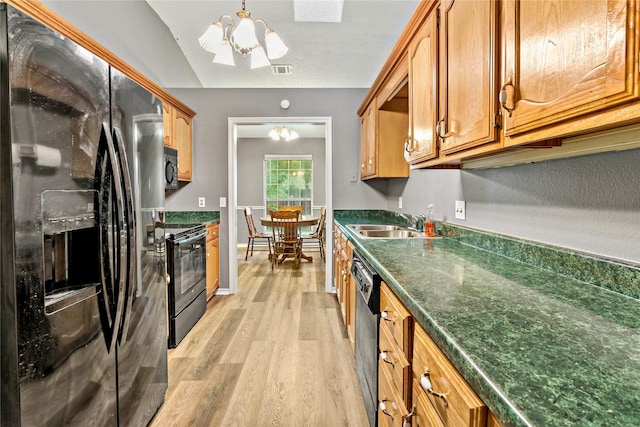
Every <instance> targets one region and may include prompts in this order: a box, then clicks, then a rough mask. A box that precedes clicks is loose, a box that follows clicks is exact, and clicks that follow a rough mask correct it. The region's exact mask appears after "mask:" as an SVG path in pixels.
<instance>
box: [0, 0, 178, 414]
mask: <svg viewBox="0 0 640 427" xmlns="http://www.w3.org/2000/svg"><path fill="white" fill-rule="evenodd" d="M0 124H1V132H0V185H1V191H0V257H1V258H0V275H1V282H0V350H1V352H2V354H1V363H0V379H1V384H0V386H1V389H0V393H1V398H2V400H1V406H0V424H1V425H2V426H19V425H22V426H59V425H78V426H117V425H121V426H145V425H147V424H148V422H149V421H150V419H151V418H152V417H153V416H154V415H155V413H156V412H157V410H158V408H159V407H160V405H162V403H163V402H164V396H165V392H166V389H167V318H166V263H165V246H164V233H163V231H164V227H163V221H164V180H163V178H164V177H163V172H164V168H163V156H162V152H163V151H162V104H161V102H160V100H159V99H157V98H156V97H154V96H153V95H152V94H151V93H149V92H148V91H146V90H145V89H144V88H142V87H141V86H139V85H138V84H136V83H135V82H134V81H132V80H131V79H129V78H128V77H126V76H125V75H123V74H122V73H120V72H119V71H117V70H116V69H114V68H112V67H110V66H109V65H108V64H107V63H106V62H104V61H103V60H101V59H100V58H98V57H96V56H94V55H92V54H91V53H90V52H88V51H87V50H85V49H84V48H82V47H80V46H79V45H77V44H75V43H74V42H72V41H71V40H69V39H68V38H66V37H64V36H62V35H61V34H59V33H57V32H55V31H53V30H51V29H49V28H47V27H45V26H44V25H42V24H40V23H39V22H37V21H35V20H33V19H31V18H29V17H27V16H26V15H24V14H22V13H21V12H19V11H17V10H16V9H14V8H12V7H11V6H8V5H6V4H4V3H0Z"/></svg>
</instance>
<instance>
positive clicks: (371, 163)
mask: <svg viewBox="0 0 640 427" xmlns="http://www.w3.org/2000/svg"><path fill="white" fill-rule="evenodd" d="M375 116H376V106H375V100H374V101H373V102H372V103H371V105H369V107H368V108H367V109H366V110H365V112H364V114H363V115H362V117H361V118H360V178H361V179H366V178H368V177H371V176H374V175H375V173H376V169H375V150H376V117H375Z"/></svg>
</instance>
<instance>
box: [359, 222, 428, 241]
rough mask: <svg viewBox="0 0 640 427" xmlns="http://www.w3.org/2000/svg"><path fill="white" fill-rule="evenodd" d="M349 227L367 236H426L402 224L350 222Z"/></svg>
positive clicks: (380, 237)
mask: <svg viewBox="0 0 640 427" xmlns="http://www.w3.org/2000/svg"><path fill="white" fill-rule="evenodd" d="M348 227H350V228H351V229H353V230H354V231H357V232H358V233H359V234H360V236H362V237H367V238H378V239H408V238H412V237H424V233H422V232H420V231H417V230H415V229H413V228H409V227H403V226H401V225H387V224H350V225H348Z"/></svg>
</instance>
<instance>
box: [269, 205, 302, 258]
mask: <svg viewBox="0 0 640 427" xmlns="http://www.w3.org/2000/svg"><path fill="white" fill-rule="evenodd" d="M269 216H270V217H271V230H272V233H273V255H272V257H271V269H272V270H273V267H274V265H275V264H276V262H277V263H278V264H282V262H283V261H284V260H285V259H287V258H293V259H294V262H295V266H296V267H298V266H299V265H300V254H301V253H302V239H301V238H300V232H299V228H298V218H299V216H300V212H299V211H296V210H289V211H287V210H285V211H272V210H270V211H269Z"/></svg>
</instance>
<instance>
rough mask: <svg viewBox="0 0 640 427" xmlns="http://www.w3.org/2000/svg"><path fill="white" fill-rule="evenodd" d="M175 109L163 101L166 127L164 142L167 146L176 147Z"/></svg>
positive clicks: (163, 119)
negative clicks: (174, 130)
mask: <svg viewBox="0 0 640 427" xmlns="http://www.w3.org/2000/svg"><path fill="white" fill-rule="evenodd" d="M174 111H175V110H174V109H173V107H172V106H171V105H169V104H167V103H166V102H163V103H162V127H163V129H164V136H163V139H162V140H163V142H164V145H166V146H167V147H172V148H176V147H175V144H174V140H173V120H174V118H173V116H174V114H175V113H174Z"/></svg>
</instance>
